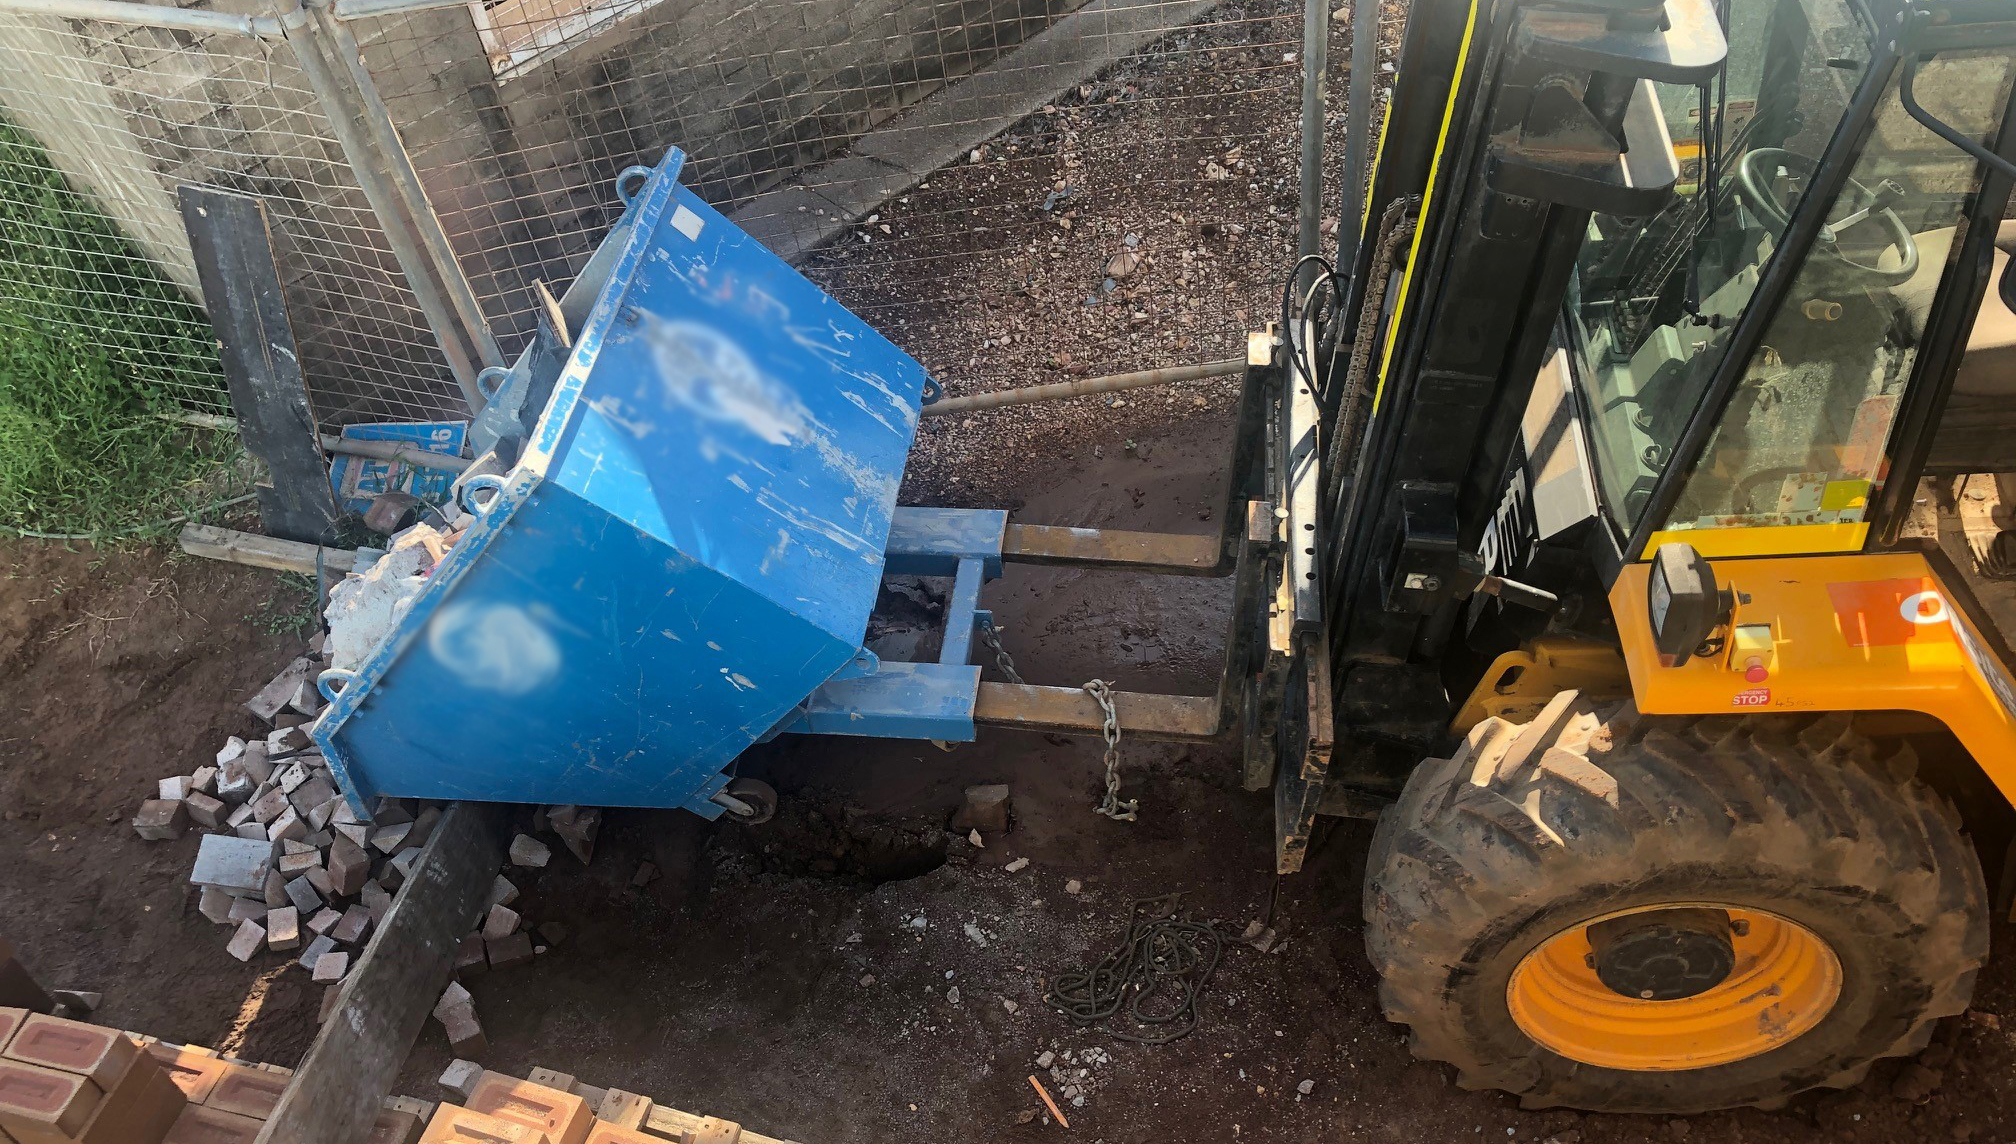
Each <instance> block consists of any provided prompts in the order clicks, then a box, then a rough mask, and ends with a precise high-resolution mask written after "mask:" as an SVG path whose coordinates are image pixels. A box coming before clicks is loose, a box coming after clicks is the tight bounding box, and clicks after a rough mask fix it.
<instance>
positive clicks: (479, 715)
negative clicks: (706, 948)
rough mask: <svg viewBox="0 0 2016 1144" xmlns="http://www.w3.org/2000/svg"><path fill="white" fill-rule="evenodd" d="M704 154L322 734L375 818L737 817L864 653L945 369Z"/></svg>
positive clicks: (648, 229)
mask: <svg viewBox="0 0 2016 1144" xmlns="http://www.w3.org/2000/svg"><path fill="white" fill-rule="evenodd" d="M680 163H681V157H680V155H679V154H678V152H676V151H674V152H671V153H669V154H668V155H667V157H666V159H665V161H664V162H662V163H661V164H660V165H659V167H658V168H657V170H656V172H655V173H654V174H653V175H652V177H651V180H650V182H649V183H648V184H647V185H646V187H645V189H644V190H643V191H642V192H641V193H640V194H639V195H638V196H637V197H636V199H635V200H634V202H633V203H632V205H631V207H630V208H629V214H628V218H627V220H626V221H627V222H629V223H631V224H634V225H626V226H624V227H620V228H619V229H618V230H617V231H616V232H614V233H613V235H612V241H616V242H620V243H622V250H621V252H620V254H619V255H618V256H617V258H616V259H615V261H614V263H613V264H612V267H611V270H610V275H609V281H608V282H607V283H606V284H605V285H604V287H603V289H602V292H601V294H600V296H599V297H598V298H597V300H596V302H595V305H594V308H593V310H592V311H591V312H590V314H589V317H588V320H587V322H586V325H585V328H584V329H583V330H582V331H581V333H580V334H579V335H578V336H577V337H576V339H575V345H574V352H573V355H572V357H571V358H570V359H569V360H568V362H567V364H566V366H565V369H564V371H563V372H562V373H561V375H560V377H559V379H558V381H557V382H556V384H555V385H554V387H553V394H552V397H551V399H550V400H549V402H548V404H547V407H546V410H545V413H544V415H543V416H542V417H541V419H540V421H539V424H538V426H537V427H536V429H535V431H534V433H533V435H532V439H531V441H530V442H529V444H528V447H527V449H526V452H525V455H524V456H523V457H522V458H521V459H520V460H519V463H518V465H517V466H516V468H515V469H514V470H513V471H512V472H511V473H510V474H509V475H508V476H507V477H506V480H505V487H504V489H503V491H502V492H501V493H499V494H498V496H497V497H496V499H495V500H494V501H492V502H491V503H490V504H489V505H487V506H486V507H485V509H484V510H483V512H482V514H481V519H480V520H479V522H478V523H477V524H476V526H475V527H474V528H472V529H471V531H470V533H469V534H468V536H466V537H465V538H464V540H463V541H462V542H461V543H460V544H458V545H457V546H456V548H455V550H454V551H453V552H452V553H451V554H450V556H449V558H448V559H447V560H446V561H445V562H444V563H443V564H442V565H441V566H440V567H439V568H438V569H436V571H435V573H434V575H433V577H432V578H431V581H430V583H429V585H428V587H427V588H426V589H425V590H424V591H423V592H422V594H421V596H420V597H419V598H418V599H417V600H416V601H415V602H414V605H413V607H412V609H411V611H409V612H408V613H407V615H406V617H405V618H404V619H403V620H402V621H401V623H400V625H399V627H398V628H397V629H396V630H395V631H394V633H393V634H392V636H391V637H390V638H388V639H387V641H386V642H385V644H384V645H383V646H381V647H380V648H379V649H378V650H377V652H376V653H374V655H373V656H372V657H371V659H370V660H369V661H368V662H367V663H366V664H365V665H364V667H363V668H362V669H361V670H360V672H359V678H358V679H357V680H356V681H355V682H353V683H351V684H350V685H349V686H348V687H347V688H346V689H345V691H344V693H343V694H342V695H341V696H340V697H339V698H338V699H337V701H336V702H335V703H333V704H332V705H331V706H330V708H329V709H328V711H327V712H326V713H325V715H324V716H323V717H322V718H321V719H320V720H318V722H317V723H316V725H315V727H314V729H313V733H314V736H315V738H316V740H317V742H318V743H320V744H321V745H322V746H323V749H324V751H325V753H326V754H327V755H328V756H329V758H330V760H331V763H332V769H333V770H334V771H335V772H336V773H337V774H338V776H339V777H340V779H341V780H342V782H343V784H344V787H345V791H346V793H347V794H349V795H350V796H351V798H352V799H353V801H354V802H356V803H358V804H359V805H360V808H361V806H362V804H364V803H365V802H366V801H367V800H368V799H369V798H370V797H371V796H373V795H378V794H389V795H395V796H410V797H428V798H469V799H479V800H486V801H509V802H574V803H581V804H585V805H597V806H686V807H688V808H689V809H693V810H696V811H698V812H700V813H703V814H706V815H708V816H709V817H713V816H714V815H715V814H718V813H719V810H718V808H717V807H714V806H713V805H712V804H711V803H709V802H708V801H707V799H708V797H709V796H711V795H712V794H713V793H714V792H715V791H717V790H719V789H720V787H721V786H722V785H723V783H725V781H726V780H725V778H724V777H723V775H722V773H721V772H722V769H723V768H724V767H726V766H727V765H728V764H729V763H730V762H732V760H733V759H734V757H735V756H736V755H737V754H739V753H740V752H741V751H742V750H743V749H744V748H745V747H747V746H748V745H749V744H751V743H753V742H756V741H758V740H759V739H761V738H763V737H764V736H765V735H766V734H768V733H771V732H773V731H774V730H775V729H776V728H777V727H778V726H779V724H780V722H782V721H784V720H785V719H786V718H787V717H788V716H791V715H792V713H793V712H794V711H795V710H796V709H798V708H799V706H800V704H801V703H802V702H803V701H804V700H805V699H806V698H807V696H809V695H811V694H812V693H813V692H814V691H815V689H816V688H818V687H819V685H820V684H821V683H822V682H824V681H826V680H827V679H828V678H829V677H833V676H834V675H835V673H836V672H839V671H840V670H841V669H842V668H844V667H846V666H847V665H849V664H850V663H851V662H852V661H853V660H854V657H855V654H856V652H857V650H858V649H859V647H860V645H861V641H862V639H863V637H864V635H865V633H866V629H867V624H868V616H869V612H870V611H871V610H872V608H873V606H874V602H875V596H876V590H877V587H878V585H879V583H880V580H881V577H882V574H883V567H884V549H885V545H886V544H887V543H888V541H889V532H890V521H891V515H892V513H893V511H894V509H895V502H896V490H897V485H898V483H899V482H900V480H901V476H902V467H903V461H904V458H905V456H906V454H907V452H908V450H909V447H910V444H911V440H912V438H913V436H914V434H915V431H916V424H917V413H918V406H919V403H920V394H921V392H922V390H923V387H924V384H925V381H926V377H925V373H924V370H923V368H922V367H921V366H919V365H918V364H917V363H916V362H915V361H914V360H912V359H910V358H909V357H907V356H905V355H904V354H902V353H901V352H900V351H898V350H897V349H896V348H895V347H894V346H893V345H891V344H890V343H889V342H888V341H887V340H886V339H884V338H882V337H881V336H880V335H879V334H876V333H875V332H874V331H873V330H871V329H869V328H868V326H867V325H866V324H865V323H863V322H861V321H860V319H858V318H856V317H855V316H854V315H852V314H850V313H848V312H847V311H846V310H845V309H844V308H842V307H841V306H840V305H839V304H838V303H836V302H834V301H833V300H832V299H831V298H829V297H827V296H826V295H825V294H824V293H823V292H821V291H820V290H819V289H818V288H817V287H815V286H813V285H812V284H811V283H810V282H808V281H806V280H805V279H804V278H803V277H801V276H800V275H798V274H797V272H796V271H794V270H792V269H791V268H790V267H789V266H787V265H786V264H784V263H783V262H782V261H781V260H779V259H777V258H776V257H775V256H773V255H771V254H770V253H769V252H768V251H766V250H764V249H763V248H762V247H761V246H760V245H758V244H757V243H755V242H754V241H753V240H751V239H749V238H748V237H747V236H746V235H744V234H742V233H741V232H740V231H739V230H737V229H736V228H735V227H734V226H733V225H732V224H730V223H729V222H728V221H727V220H726V219H724V218H722V217H721V216H720V215H719V214H718V213H716V212H715V211H713V210H712V209H711V208H709V207H708V206H706V204H704V203H702V202H700V201H699V200H698V199H697V198H695V197H694V196H693V195H692V194H691V193H690V192H688V191H686V190H685V189H684V188H682V187H680V186H678V183H677V178H678V173H679V167H680ZM675 212H677V215H678V219H679V221H680V223H681V224H683V225H679V226H674V225H673V217H674V214H675ZM694 219H697V220H698V224H699V225H698V226H697V228H696V227H694V226H693V225H692V221H691V220H694ZM969 707H970V703H969Z"/></svg>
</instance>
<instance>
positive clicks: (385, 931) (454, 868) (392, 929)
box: [258, 802, 504, 1144]
mask: <svg viewBox="0 0 2016 1144" xmlns="http://www.w3.org/2000/svg"><path fill="white" fill-rule="evenodd" d="M503 862H504V832H503V830H502V815H501V813H500V808H499V807H497V806H494V805H491V804H488V803H469V802H458V803H456V804H455V805H453V806H451V807H449V808H448V813H447V814H445V815H443V816H442V817H441V823H440V825H439V826H437V827H435V830H434V836H433V837H432V838H430V839H428V841H427V849H426V850H425V852H424V853H423V854H422V855H421V858H420V861H419V862H418V863H416V864H415V865H414V868H413V876H412V877H410V878H408V879H407V880H406V884H405V885H403V886H401V887H400V888H399V895H398V897H396V898H394V899H392V909H391V911H390V912H389V913H387V914H386V915H385V921H384V922H383V924H381V925H380V926H379V927H378V933H377V935H376V936H374V937H373V938H372V939H371V943H370V944H369V945H368V946H366V947H365V949H364V953H363V956H362V957H360V958H359V959H358V961H357V965H356V968H354V969H352V970H351V971H350V976H349V978H348V979H347V980H345V981H344V983H343V993H342V996H341V997H340V999H339V1000H338V1001H337V1003H336V1010H335V1012H333V1013H331V1014H330V1015H329V1020H328V1022H327V1023H326V1024H324V1025H323V1026H322V1032H321V1033H320V1035H318V1036H317V1037H316V1038H315V1043H314V1045H312V1046H310V1048H309V1049H308V1055H307V1056H305V1057H303V1058H302V1060H301V1064H300V1066H299V1067H298V1068H296V1069H295V1070H294V1080H293V1082H292V1083H290V1084H289V1085H288V1086H287V1091H286V1092H285V1093H283V1094H281V1097H280V1103H279V1104H278V1105H277V1106H276V1107H275V1108H274V1109H273V1115H272V1116H271V1117H269V1118H268V1119H267V1121H266V1127H265V1128H264V1129H262V1130H261V1131H260V1133H259V1140H258V1144H357V1141H360V1140H363V1139H364V1138H365V1137H366V1136H367V1135H369V1134H370V1130H371V1122H372V1121H373V1120H374V1119H376V1117H377V1115H378V1109H379V1107H380V1105H381V1104H382V1103H383V1101H384V1100H385V1097H386V1095H387V1094H388V1093H390V1092H391V1091H392V1084H393V1082H394V1081H395V1080H397V1079H398V1076H399V1067H400V1065H401V1064H402V1063H404V1061H405V1060H406V1054H407V1052H408V1051H409V1050H410V1049H412V1047H413V1041H414V1038H416V1037H418V1036H419V1035H420V1030H421V1028H422V1026H424V1025H425V1024H426V1023H427V1015H428V1014H429V1013H430V1012H432V1011H433V1009H434V1004H435V1002H437V1001H439V1000H440V998H441V991H442V990H443V989H444V988H446V987H447V985H448V977H449V974H450V972H451V971H452V969H453V961H454V956H455V949H456V947H457V945H459V944H460V942H461V940H462V936H463V935H464V934H466V933H468V932H470V931H471V930H473V929H475V928H476V922H477V919H478V918H479V917H480V916H481V915H482V912H483V909H484V908H485V906H486V905H487V904H488V902H489V899H490V887H491V885H492V884H493V883H494V882H495V881H496V878H497V869H498V867H499V866H501V865H502V864H503Z"/></svg>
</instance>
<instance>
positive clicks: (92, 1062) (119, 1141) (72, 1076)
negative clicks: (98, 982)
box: [0, 1008, 788, 1144]
mask: <svg viewBox="0 0 2016 1144" xmlns="http://www.w3.org/2000/svg"><path fill="white" fill-rule="evenodd" d="M293 1075H294V1074H293V1070H291V1069H286V1068H282V1067H280V1066H278V1065H270V1064H255V1063H253V1062H251V1061H244V1060H239V1059H237V1058H235V1057H227V1056H223V1055H220V1054H219V1053H217V1052H216V1051H214V1050H212V1049H207V1048H203V1047H201V1046H198V1045H177V1044H172V1043H170V1042H167V1041H161V1040H157V1039H155V1038H153V1037H148V1036H142V1035H139V1034H134V1033H122V1032H120V1031H118V1030H116V1029H105V1028H100V1027H98V1026H95V1025H88V1024H84V1023H82V1022H78V1021H71V1020H67V1019H64V1018H59V1017H50V1016H46V1015H42V1014H35V1013H30V1012H28V1011H26V1010H23V1009H9V1008H0V1141H7V1142H9V1144H254V1142H255V1141H256V1140H257V1138H258V1136H259V1133H260V1131H261V1130H262V1129H263V1128H264V1127H265V1124H266V1121H267V1119H268V1118H269V1117H271V1116H272V1115H273V1111H274V1109H275V1108H277V1107H278V1106H279V1103H280V1098H281V1095H282V1094H283V1093H285V1091H286V1089H287V1086H288V1084H289V1083H290V1082H291V1080H292V1078H293ZM440 1085H441V1095H442V1097H443V1099H442V1101H441V1102H440V1103H438V1104H437V1103H436V1102H434V1101H429V1100H423V1099H419V1098H415V1097H410V1096H394V1097H390V1098H388V1099H387V1100H386V1101H385V1104H384V1107H383V1109H382V1110H381V1111H380V1112H379V1114H378V1118H377V1120H376V1121H375V1123H374V1124H373V1125H372V1129H371V1134H370V1135H369V1136H368V1137H366V1138H365V1140H364V1141H363V1142H361V1144H667V1142H668V1141H671V1142H675V1144H788V1142H785V1141H779V1140H775V1139H773V1138H771V1137H768V1136H763V1135H760V1134H758V1133H755V1132H748V1131H745V1130H744V1129H743V1128H742V1126H741V1125H739V1124H736V1123H734V1122H733V1121H729V1120H722V1119H718V1118H715V1117H708V1116H696V1115H693V1114H692V1113H688V1112H682V1111H680V1110H678V1109H676V1108H670V1107H667V1106H664V1105H659V1104H656V1103H654V1102H653V1101H652V1100H651V1098H649V1097H646V1096H640V1095H638V1094H636V1093H632V1092H625V1091H623V1090H621V1089H614V1088H597V1087H595V1086H593V1085H587V1084H582V1083H580V1082H579V1081H577V1080H576V1079H575V1078H574V1077H572V1076H569V1075H567V1074H565V1073H559V1072H554V1071H552V1070H550V1069H534V1070H532V1072H531V1073H530V1075H528V1076H527V1077H525V1078H523V1079H520V1078H518V1077H512V1076H506V1075H504V1074H502V1073H495V1072H489V1071H486V1070H484V1069H483V1068H482V1067H481V1066H480V1065H477V1064H475V1063H474V1062H471V1061H466V1060H457V1061H455V1062H454V1063H453V1064H451V1065H449V1067H448V1069H447V1071H446V1072H444V1073H442V1074H441V1079H440Z"/></svg>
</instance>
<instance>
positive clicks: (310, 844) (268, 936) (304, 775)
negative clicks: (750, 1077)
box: [133, 655, 442, 1017]
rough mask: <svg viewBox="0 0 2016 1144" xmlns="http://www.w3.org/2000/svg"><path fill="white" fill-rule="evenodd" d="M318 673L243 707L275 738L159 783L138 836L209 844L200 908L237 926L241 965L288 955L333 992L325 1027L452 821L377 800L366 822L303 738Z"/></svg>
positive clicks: (198, 879)
mask: <svg viewBox="0 0 2016 1144" xmlns="http://www.w3.org/2000/svg"><path fill="white" fill-rule="evenodd" d="M318 664H319V660H318V659H317V658H316V657H315V656H314V655H311V656H304V657H302V658H300V659H297V660H295V661H294V662H293V663H291V664H289V665H288V666H287V668H286V670H284V671H282V672H281V673H280V674H279V675H278V676H276V677H274V679H273V681H272V682H271V683H269V684H267V685H266V687H264V688H262V689H261V690H260V692H259V693H258V694H257V695H255V696H253V698H252V699H251V700H250V701H249V702H248V703H247V704H246V706H247V707H248V708H250V709H251V710H252V712H253V714H254V715H257V716H259V717H260V718H261V719H264V720H266V721H267V722H269V723H270V724H271V730H269V731H268V732H267V733H266V734H265V736H264V737H257V736H254V737H250V738H246V737H240V736H237V735H233V736H231V737H230V738H229V739H227V740H226V741H225V743H224V746H223V747H222V748H220V749H219V750H218V752H217V756H216V760H215V762H214V764H210V765H205V766H201V767H198V768H197V769H196V770H195V771H194V772H193V773H192V774H187V775H176V776H172V777H170V778H165V779H162V780H161V782H160V785H159V789H158V791H157V792H156V794H157V796H158V797H156V798H154V799H150V800H148V801H146V802H145V803H143V804H142V805H141V808H140V812H139V814H138V815H136V816H135V817H134V820H133V827H134V829H135V830H136V831H137V832H138V833H139V834H140V836H141V837H143V838H150V839H161V840H167V839H175V838H180V837H182V836H183V834H184V833H185V832H189V831H191V830H194V831H199V832H201V838H200V841H199V843H198V846H197V849H196V857H195V863H194V866H193V868H192V869H191V871H190V876H189V880H190V882H191V883H193V884H194V885H195V886H196V887H197V888H198V897H197V902H196V906H197V909H198V910H199V911H200V912H201V913H202V914H203V916H204V917H206V918H208V919H209V920H210V921H212V922H215V923H216V924H217V925H219V926H223V927H228V929H229V934H230V936H229V938H228V941H227V944H226V947H225V948H226V950H227V951H228V952H229V953H230V954H231V955H232V956H233V957H236V958H237V959H239V960H240V961H251V960H252V959H253V958H255V957H258V956H260V955H261V954H270V953H280V954H286V955H288V956H289V957H291V958H293V959H294V960H295V961H296V962H298V963H299V965H300V966H301V968H302V969H303V970H305V971H306V972H308V973H309V974H310V975H311V976H312V978H313V980H315V981H316V982H317V983H319V984H324V985H327V986H328V987H329V990H328V993H327V995H326V996H325V999H324V1003H323V1015H324V1016H325V1017H326V1016H327V1014H328V1013H329V1011H330V1009H331V1008H332V1007H333V1005H334V1001H335V997H336V993H337V991H338V989H339V988H340V986H341V984H342V981H343V979H344V977H345V976H346V975H347V974H348V973H349V971H350V969H351V967H352V966H353V965H354V964H355V962H356V958H357V956H358V955H359V954H360V953H361V952H362V950H363V948H364V944H365V942H366V941H367V940H368V939H369V938H370V935H371V932H372V930H373V928H374V927H375V926H377V925H378V924H379V923H381V922H383V921H384V919H385V915H386V914H387V913H388V912H389V911H390V910H391V908H392V897H393V895H394V894H395V893H397V892H398V889H399V887H400V886H401V885H402V884H403V883H404V882H405V880H406V879H407V878H408V877H410V876H411V874H412V872H413V867H414V865H415V864H416V863H417V862H418V861H419V860H420V856H421V853H422V848H423V847H424V846H425V845H426V842H427V839H428V838H429V837H430V836H431V835H432V833H433V831H434V828H435V826H436V825H438V824H439V822H440V820H441V814H442V811H441V808H439V807H437V806H421V805H418V804H415V803H412V802H407V801H402V800H398V799H380V800H379V801H378V804H377V805H376V806H375V807H372V808H371V812H370V814H369V816H368V818H367V816H365V815H363V814H360V813H358V810H357V808H356V807H354V806H352V805H351V804H350V802H349V801H348V800H347V799H345V798H344V797H343V795H342V794H341V793H340V792H339V790H338V789H337V783H336V780H335V776H334V775H333V774H331V772H330V770H329V765H328V763H327V761H326V760H325V759H323V757H322V755H321V753H320V752H319V751H318V750H317V749H316V747H315V744H314V742H313V741H312V740H311V739H310V738H309V737H308V733H307V724H308V721H309V719H310V717H311V716H313V715H315V714H316V713H318V712H319V711H320V710H321V702H320V696H319V695H317V694H316V692H315V684H314V675H315V672H316V670H317V668H318Z"/></svg>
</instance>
